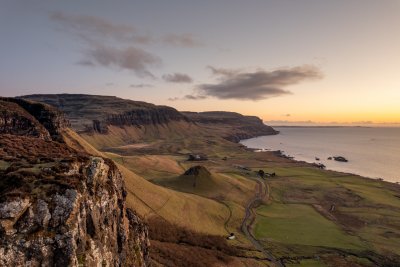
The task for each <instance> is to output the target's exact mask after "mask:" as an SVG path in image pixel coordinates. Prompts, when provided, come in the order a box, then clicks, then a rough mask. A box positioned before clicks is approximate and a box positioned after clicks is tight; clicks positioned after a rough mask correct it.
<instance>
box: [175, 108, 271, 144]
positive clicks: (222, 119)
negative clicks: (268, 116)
mask: <svg viewBox="0 0 400 267" xmlns="http://www.w3.org/2000/svg"><path fill="white" fill-rule="evenodd" d="M182 114H184V115H185V116H187V117H188V118H189V119H190V120H192V121H194V122H196V123H197V124H199V125H200V126H203V127H204V128H207V129H208V130H209V131H212V132H215V133H217V134H218V135H220V136H222V137H223V138H225V139H227V140H229V141H232V142H239V141H240V140H243V139H248V138H253V137H257V136H262V135H274V134H277V133H278V132H277V131H275V130H274V129H273V128H272V127H271V126H268V125H265V124H264V123H263V121H262V120H261V119H260V118H258V117H256V116H244V115H242V114H239V113H235V112H224V111H209V112H182Z"/></svg>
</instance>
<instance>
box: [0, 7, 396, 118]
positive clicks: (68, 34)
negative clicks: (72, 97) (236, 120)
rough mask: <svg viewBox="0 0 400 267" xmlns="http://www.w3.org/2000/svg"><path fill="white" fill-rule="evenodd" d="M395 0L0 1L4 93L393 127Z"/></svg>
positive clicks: (0, 63)
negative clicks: (112, 99)
mask: <svg viewBox="0 0 400 267" xmlns="http://www.w3.org/2000/svg"><path fill="white" fill-rule="evenodd" d="M399 14H400V1H398V0H380V1H376V0H336V1H328V0H276V1H272V0H248V1H244V0H241V1H239V0H213V1H212V0H205V1H194V0H193V1H187V0H170V1H165V0H164V1H163V0H159V1H151V0H149V1H127V0H114V1H103V0H96V1H89V0H83V1H50V0H30V1H21V0H9V1H5V0H0V36H1V42H0V95H1V96H20V95H26V94H33V93H85V94H99V95H115V96H118V97H121V98H127V99H133V100H140V101H146V102H151V103H155V104H158V105H168V106H172V107H175V108H176V109H178V110H182V111H211V110H224V111H235V112H239V113H242V114H245V115H256V116H259V117H261V118H262V119H263V120H264V121H268V122H270V123H271V124H287V123H289V124H290V123H292V124H301V123H305V124H308V123H311V122H319V123H324V124H346V125H347V124H361V125H364V124H371V123H372V124H373V123H377V124H378V125H392V124H396V123H400V105H399V103H400V72H399V71H400V31H399V30H398V29H399V25H400V16H399Z"/></svg>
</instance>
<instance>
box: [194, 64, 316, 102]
mask: <svg viewBox="0 0 400 267" xmlns="http://www.w3.org/2000/svg"><path fill="white" fill-rule="evenodd" d="M209 68H210V69H211V71H212V72H213V73H214V74H218V75H221V78H220V79H219V81H218V82H217V83H214V84H200V85H198V86H197V91H198V94H199V95H202V96H212V97H216V98H219V99H238V100H260V99H266V98H270V97H275V96H281V95H286V94H291V92H290V91H288V90H285V89H284V87H286V86H289V85H295V84H298V83H301V82H303V81H307V80H316V79H321V78H322V77H323V75H322V73H321V71H320V70H319V69H318V68H316V67H314V66H310V65H304V66H299V67H293V68H285V69H278V70H274V71H264V70H258V71H255V72H239V71H237V70H229V69H218V68H213V67H209Z"/></svg>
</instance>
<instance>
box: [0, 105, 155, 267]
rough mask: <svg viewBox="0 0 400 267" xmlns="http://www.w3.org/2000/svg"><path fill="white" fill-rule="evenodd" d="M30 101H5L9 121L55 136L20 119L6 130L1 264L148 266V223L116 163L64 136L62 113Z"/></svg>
mask: <svg viewBox="0 0 400 267" xmlns="http://www.w3.org/2000/svg"><path fill="white" fill-rule="evenodd" d="M4 102H7V101H4ZM25 102H26V101H25ZM25 102H24V100H18V101H16V102H14V100H11V101H10V102H7V105H12V106H13V107H14V108H15V109H13V113H11V117H12V118H11V119H13V120H14V121H18V120H19V119H20V118H22V117H23V118H25V119H27V120H28V122H29V123H27V124H25V125H26V126H32V125H33V126H34V128H32V129H39V130H43V131H44V132H47V134H48V135H47V136H48V137H49V138H43V137H42V136H41V135H37V134H32V133H33V132H34V131H33V130H27V129H29V127H25V128H24V130H23V131H21V128H20V126H19V124H17V123H16V124H13V125H14V127H16V128H12V127H10V128H9V131H6V133H7V134H4V133H0V160H2V161H6V162H9V167H8V168H6V169H1V170H0V183H1V187H0V266H79V265H83V266H148V265H149V255H148V254H149V252H148V247H149V239H148V230H147V226H146V225H145V224H143V223H142V221H141V220H140V218H139V217H138V216H137V215H136V213H135V212H134V211H132V210H128V209H127V208H126V204H125V198H126V195H127V193H126V190H125V186H124V180H123V177H122V175H121V173H120V172H119V170H118V168H117V166H116V165H115V164H114V163H113V162H112V161H111V160H108V159H103V158H101V157H93V156H90V155H87V154H85V153H83V152H78V151H75V150H74V149H72V148H71V147H68V146H67V144H65V143H62V142H59V141H60V140H61V137H62V136H61V132H62V131H63V129H64V128H65V127H66V124H65V123H64V122H63V119H62V116H59V115H57V114H58V113H57V112H53V111H52V109H51V108H48V107H47V106H46V105H42V104H38V105H36V104H35V103H32V102H26V103H25ZM1 103H2V102H1V100H0V104H1ZM22 106H23V108H22ZM31 113H33V115H30V114H31ZM0 122H1V120H0ZM3 125H4V124H3ZM7 125H8V124H7ZM0 126H1V125H0ZM7 127H8V126H7ZM18 127H19V128H18ZM35 127H36V128H35ZM50 137H51V138H50ZM43 163H45V164H46V165H47V166H46V167H42V166H41V164H43Z"/></svg>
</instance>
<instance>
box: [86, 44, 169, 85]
mask: <svg viewBox="0 0 400 267" xmlns="http://www.w3.org/2000/svg"><path fill="white" fill-rule="evenodd" d="M85 56H86V59H84V61H81V62H80V63H81V64H83V65H86V66H104V67H112V68H117V69H127V70H131V71H133V72H135V73H136V74H137V75H138V76H142V77H145V76H147V77H152V78H154V75H153V74H152V73H151V72H150V71H149V70H148V66H155V65H159V64H160V63H161V59H160V58H158V57H157V56H154V55H153V54H150V53H148V52H146V51H145V50H143V49H140V48H136V47H133V46H131V47H127V48H123V49H120V48H115V47H109V46H94V47H90V48H89V49H87V50H86V51H85Z"/></svg>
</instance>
